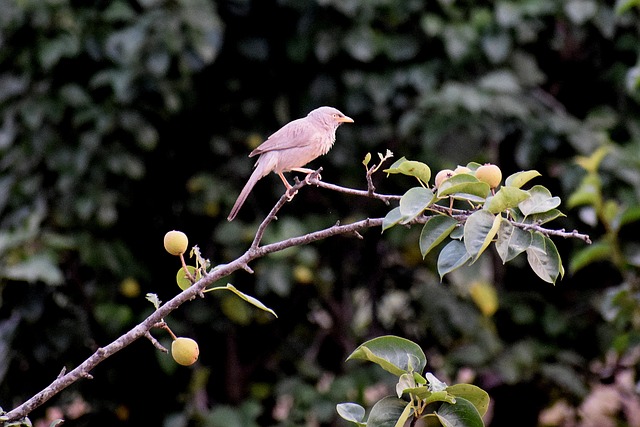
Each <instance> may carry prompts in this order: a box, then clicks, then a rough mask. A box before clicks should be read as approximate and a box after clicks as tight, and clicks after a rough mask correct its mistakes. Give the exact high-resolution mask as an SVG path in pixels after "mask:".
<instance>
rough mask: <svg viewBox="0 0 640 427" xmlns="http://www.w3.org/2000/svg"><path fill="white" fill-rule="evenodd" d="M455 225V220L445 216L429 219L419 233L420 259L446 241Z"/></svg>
mask: <svg viewBox="0 0 640 427" xmlns="http://www.w3.org/2000/svg"><path fill="white" fill-rule="evenodd" d="M457 224H458V221H457V220H455V219H453V218H451V217H449V216H445V215H434V216H432V217H431V218H429V219H428V220H427V222H426V223H425V224H424V227H422V232H421V233H420V252H421V253H422V258H424V257H425V256H426V255H427V254H428V253H429V252H430V251H431V250H432V249H433V248H435V247H436V246H438V245H439V244H440V242H442V241H443V240H444V239H446V238H447V236H449V234H450V233H451V232H452V231H453V229H454V228H455V227H456V225H457Z"/></svg>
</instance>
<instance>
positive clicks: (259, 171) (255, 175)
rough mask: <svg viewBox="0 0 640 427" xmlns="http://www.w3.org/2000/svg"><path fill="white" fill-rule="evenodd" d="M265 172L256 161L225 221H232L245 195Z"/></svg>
mask: <svg viewBox="0 0 640 427" xmlns="http://www.w3.org/2000/svg"><path fill="white" fill-rule="evenodd" d="M267 173H268V172H265V171H264V167H262V166H261V165H260V162H258V163H257V164H256V167H255V169H254V170H253V173H252V174H251V176H250V177H249V180H248V181H247V183H246V184H245V185H244V188H243V189H242V191H241V192H240V195H239V196H238V199H237V200H236V202H235V203H234V205H233V207H232V208H231V212H230V213H229V216H228V217H227V221H233V219H234V218H235V217H236V215H238V211H239V210H240V208H241V207H242V205H243V204H244V201H245V200H247V196H249V193H251V190H253V187H254V186H255V185H256V183H257V182H258V181H259V180H260V178H262V177H263V176H265V175H266V174H267Z"/></svg>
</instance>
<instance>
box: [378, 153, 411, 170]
mask: <svg viewBox="0 0 640 427" xmlns="http://www.w3.org/2000/svg"><path fill="white" fill-rule="evenodd" d="M404 162H408V160H407V158H406V157H404V156H402V157H400V158H399V159H398V160H396V161H395V162H393V164H392V165H391V166H389V168H388V169H384V170H383V171H382V172H386V173H387V174H396V173H400V171H399V170H398V168H399V167H400V165H401V164H403V163H404Z"/></svg>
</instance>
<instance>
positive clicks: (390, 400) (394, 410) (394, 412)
mask: <svg viewBox="0 0 640 427" xmlns="http://www.w3.org/2000/svg"><path fill="white" fill-rule="evenodd" d="M407 406H408V403H407V402H405V401H404V400H402V399H398V398H397V397H395V396H387V397H384V398H382V399H380V400H379V401H378V402H377V403H376V404H375V405H373V408H371V413H370V414H369V419H368V420H367V427H396V424H397V423H398V420H399V419H400V418H401V417H402V416H403V413H404V411H405V409H406V407H407Z"/></svg>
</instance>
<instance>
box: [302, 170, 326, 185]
mask: <svg viewBox="0 0 640 427" xmlns="http://www.w3.org/2000/svg"><path fill="white" fill-rule="evenodd" d="M311 175H313V172H312V173H310V174H307V176H305V177H304V182H305V183H306V184H307V185H311ZM314 178H315V179H317V180H318V181H321V180H322V176H321V175H320V174H319V173H318V174H316V176H315V177H314Z"/></svg>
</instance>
